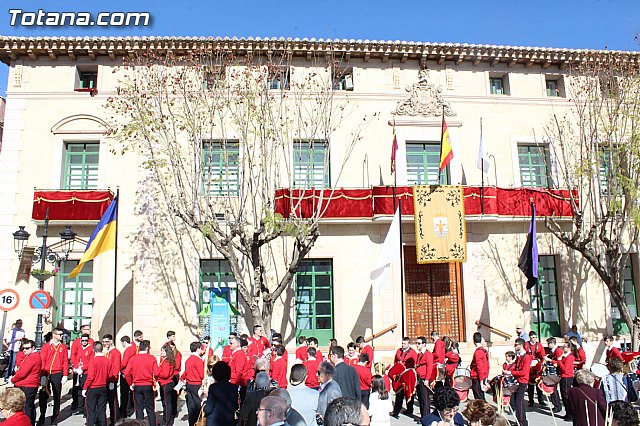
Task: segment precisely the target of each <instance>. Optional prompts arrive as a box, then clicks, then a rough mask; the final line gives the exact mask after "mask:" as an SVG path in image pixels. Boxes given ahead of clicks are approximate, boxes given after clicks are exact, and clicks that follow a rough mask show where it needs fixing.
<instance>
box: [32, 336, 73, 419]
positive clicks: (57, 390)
mask: <svg viewBox="0 0 640 426" xmlns="http://www.w3.org/2000/svg"><path fill="white" fill-rule="evenodd" d="M63 335H64V332H63V331H62V330H61V329H59V328H54V329H53V332H52V334H51V341H50V342H48V343H45V344H44V345H42V348H41V349H40V358H41V360H42V370H41V371H40V384H42V385H45V384H46V383H47V381H48V383H49V384H50V385H51V396H52V397H53V413H52V415H51V425H52V426H55V425H57V424H58V417H59V416H60V396H61V394H62V385H64V384H65V383H67V378H68V377H67V376H68V375H69V350H68V349H67V347H66V346H65V345H64V343H62V336H63ZM43 402H44V407H42V406H41V407H40V418H39V419H38V424H39V425H43V424H44V414H43V408H44V409H45V411H46V407H47V401H46V400H45V401H42V400H41V401H40V404H41V405H42V404H43Z"/></svg>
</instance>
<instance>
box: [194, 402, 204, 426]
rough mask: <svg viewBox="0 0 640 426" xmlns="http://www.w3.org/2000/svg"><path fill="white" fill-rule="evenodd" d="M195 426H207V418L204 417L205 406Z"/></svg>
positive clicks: (201, 409)
mask: <svg viewBox="0 0 640 426" xmlns="http://www.w3.org/2000/svg"><path fill="white" fill-rule="evenodd" d="M194 426H207V416H205V415H204V405H203V406H202V408H200V415H199V416H198V420H196V422H195V424H194Z"/></svg>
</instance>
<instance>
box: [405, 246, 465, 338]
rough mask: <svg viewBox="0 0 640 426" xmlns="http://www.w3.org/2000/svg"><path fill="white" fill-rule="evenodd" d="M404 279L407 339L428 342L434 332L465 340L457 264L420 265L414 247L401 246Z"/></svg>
mask: <svg viewBox="0 0 640 426" xmlns="http://www.w3.org/2000/svg"><path fill="white" fill-rule="evenodd" d="M404 277H405V312H406V327H405V330H406V333H407V335H408V336H409V337H411V338H416V337H418V336H426V337H427V338H428V337H429V335H430V334H431V332H432V331H434V330H435V331H436V332H438V333H440V336H449V337H451V338H452V339H454V340H456V341H464V340H466V336H465V334H464V302H463V301H464V297H463V292H462V287H463V286H462V268H461V264H460V263H458V262H450V263H428V264H423V265H420V264H418V263H417V262H416V248H415V246H405V247H404Z"/></svg>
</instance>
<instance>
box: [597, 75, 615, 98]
mask: <svg viewBox="0 0 640 426" xmlns="http://www.w3.org/2000/svg"><path fill="white" fill-rule="evenodd" d="M599 80H600V94H601V95H602V96H603V97H605V98H615V97H617V96H618V91H619V82H618V79H617V78H616V77H614V76H603V77H600V78H599Z"/></svg>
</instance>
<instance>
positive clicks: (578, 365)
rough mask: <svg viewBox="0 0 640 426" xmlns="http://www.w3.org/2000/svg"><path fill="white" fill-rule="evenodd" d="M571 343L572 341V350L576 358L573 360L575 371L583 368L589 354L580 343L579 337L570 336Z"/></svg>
mask: <svg viewBox="0 0 640 426" xmlns="http://www.w3.org/2000/svg"><path fill="white" fill-rule="evenodd" d="M569 343H571V352H572V353H573V356H574V358H575V360H574V361H573V369H574V371H577V370H581V369H582V368H583V367H584V365H585V363H586V362H587V354H586V353H585V351H584V349H582V345H579V344H578V338H577V337H575V336H572V337H570V338H569Z"/></svg>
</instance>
